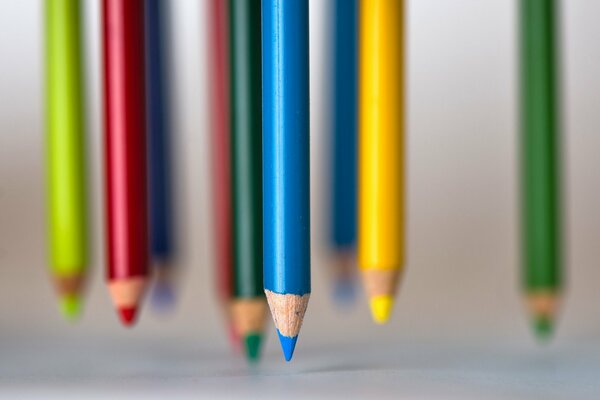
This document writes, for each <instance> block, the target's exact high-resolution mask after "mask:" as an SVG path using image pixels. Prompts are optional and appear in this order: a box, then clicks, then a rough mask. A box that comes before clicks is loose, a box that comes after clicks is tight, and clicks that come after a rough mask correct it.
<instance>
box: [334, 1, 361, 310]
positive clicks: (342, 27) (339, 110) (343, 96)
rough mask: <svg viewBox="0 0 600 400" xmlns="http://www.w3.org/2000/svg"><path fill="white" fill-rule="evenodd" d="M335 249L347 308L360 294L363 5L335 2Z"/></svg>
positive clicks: (340, 293) (341, 298)
mask: <svg viewBox="0 0 600 400" xmlns="http://www.w3.org/2000/svg"><path fill="white" fill-rule="evenodd" d="M334 7H335V12H334V13H332V16H333V18H335V20H334V21H333V24H332V25H333V26H334V32H333V37H334V59H333V71H332V72H333V74H334V75H333V79H332V82H333V93H334V96H333V126H332V129H333V140H332V143H331V149H332V153H333V154H332V184H333V185H332V188H333V189H332V196H331V216H332V220H331V244H332V246H333V249H334V250H335V252H336V253H337V258H338V260H337V265H336V267H337V281H336V288H335V291H334V294H335V296H336V298H337V299H338V300H339V301H340V302H342V303H346V302H348V301H349V300H352V299H353V298H354V295H355V285H354V283H355V281H354V276H353V270H354V260H355V245H356V213H357V209H356V196H357V189H356V186H357V185H356V179H357V176H356V174H357V136H356V135H357V123H358V121H357V115H358V98H357V92H358V88H357V86H358V67H357V64H358V51H357V40H358V2H357V0H335V2H334Z"/></svg>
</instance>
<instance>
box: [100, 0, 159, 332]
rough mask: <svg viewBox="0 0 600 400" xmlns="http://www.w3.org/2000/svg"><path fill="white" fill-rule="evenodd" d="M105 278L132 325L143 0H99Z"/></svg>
mask: <svg viewBox="0 0 600 400" xmlns="http://www.w3.org/2000/svg"><path fill="white" fill-rule="evenodd" d="M102 5H103V8H102V15H103V39H104V40H103V50H104V51H103V53H104V112H105V115H104V116H105V118H104V126H105V143H104V150H105V167H106V206H107V213H106V229H107V244H108V256H107V263H108V269H107V279H108V289H109V291H110V294H111V296H112V299H113V302H114V304H115V307H116V309H117V310H118V312H119V315H120V317H121V321H122V322H123V324H125V325H128V326H129V325H132V324H133V323H134V322H135V319H136V315H137V310H138V305H139V303H140V301H141V299H142V297H143V294H144V291H145V288H146V284H147V281H148V220H147V219H148V215H147V209H148V206H147V204H148V201H147V200H148V199H147V193H146V186H147V185H146V179H147V170H146V109H145V94H144V84H145V80H144V76H145V71H144V44H145V43H144V0H127V1H122V0H103V2H102Z"/></svg>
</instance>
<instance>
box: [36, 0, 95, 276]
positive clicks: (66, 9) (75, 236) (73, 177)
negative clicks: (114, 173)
mask: <svg viewBox="0 0 600 400" xmlns="http://www.w3.org/2000/svg"><path fill="white" fill-rule="evenodd" d="M45 11H46V145H47V155H46V162H47V180H48V187H47V190H48V197H47V201H48V204H47V209H48V217H49V218H48V222H49V229H48V233H49V247H50V251H49V253H50V262H49V265H50V269H51V272H52V273H53V274H54V275H56V276H61V277H69V276H73V275H79V274H82V273H83V272H84V271H85V268H86V266H87V262H88V248H87V247H88V243H87V240H88V237H87V236H88V232H87V199H86V189H85V179H86V164H85V137H84V135H85V121H84V119H85V116H84V101H83V98H84V90H83V82H82V62H83V61H82V52H81V24H80V19H81V15H80V2H79V0H46V10H45Z"/></svg>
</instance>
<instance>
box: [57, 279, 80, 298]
mask: <svg viewBox="0 0 600 400" xmlns="http://www.w3.org/2000/svg"><path fill="white" fill-rule="evenodd" d="M53 281H54V288H55V290H56V292H57V293H58V294H59V295H60V296H67V295H78V294H80V293H81V292H82V291H83V287H84V283H85V282H84V276H83V274H77V275H72V276H54V277H53Z"/></svg>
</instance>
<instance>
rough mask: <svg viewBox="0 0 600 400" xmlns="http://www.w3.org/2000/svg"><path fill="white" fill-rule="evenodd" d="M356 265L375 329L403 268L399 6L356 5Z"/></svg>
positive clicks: (390, 0) (386, 0)
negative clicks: (357, 151) (357, 14)
mask: <svg viewBox="0 0 600 400" xmlns="http://www.w3.org/2000/svg"><path fill="white" fill-rule="evenodd" d="M359 18H360V39H359V49H360V50H359V51H360V68H359V69H360V73H359V75H360V77H359V94H360V100H359V120H360V122H359V178H358V179H359V188H360V189H359V190H360V192H359V211H358V213H359V218H358V223H359V229H358V263H359V267H360V269H361V273H362V278H363V282H364V284H365V290H366V293H367V296H368V298H369V303H370V307H371V313H372V315H373V319H374V320H375V322H377V323H385V322H386V321H387V320H388V319H389V316H390V313H391V310H392V306H393V302H394V293H395V291H396V286H397V284H398V280H399V277H400V272H401V270H402V268H403V266H404V140H403V136H404V1H403V0H361V2H360V17H359Z"/></svg>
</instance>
